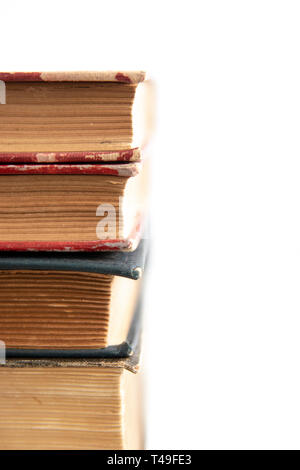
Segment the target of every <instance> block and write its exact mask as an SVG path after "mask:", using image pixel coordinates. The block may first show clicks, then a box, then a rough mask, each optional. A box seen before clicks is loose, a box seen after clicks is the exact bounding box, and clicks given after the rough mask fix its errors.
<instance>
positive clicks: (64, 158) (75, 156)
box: [0, 148, 141, 164]
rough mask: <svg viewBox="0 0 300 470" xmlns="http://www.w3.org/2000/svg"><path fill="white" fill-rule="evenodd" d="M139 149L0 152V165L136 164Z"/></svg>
mask: <svg viewBox="0 0 300 470" xmlns="http://www.w3.org/2000/svg"><path fill="white" fill-rule="evenodd" d="M140 158H141V153H140V149H139V148H133V149H126V150H112V151H110V150H105V151H95V152H93V151H87V152H0V164H1V163H66V162H69V163H85V162H87V163H88V162H91V163H92V162H138V161H139V160H140Z"/></svg>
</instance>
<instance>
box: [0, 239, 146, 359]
mask: <svg viewBox="0 0 300 470" xmlns="http://www.w3.org/2000/svg"><path fill="white" fill-rule="evenodd" d="M146 253H147V244H146V242H145V241H144V240H142V241H141V243H140V244H139V246H138V248H137V249H136V250H135V251H134V252H128V253H126V252H115V253H102V254H101V253H67V254H63V253H48V254H47V253H18V252H10V253H2V254H1V256H0V304H1V319H0V338H1V340H2V341H4V343H5V347H6V349H7V355H8V357H12V356H14V357H28V356H35V357H51V356H52V357H107V356H109V357H113V356H114V357H116V356H129V355H130V354H131V353H132V349H133V343H134V339H132V338H134V337H135V336H136V330H137V329H138V326H137V319H136V315H134V312H135V310H136V305H137V304H138V300H139V297H140V292H141V287H140V283H141V281H140V280H141V277H142V273H143V270H144V265H145V259H146ZM35 350H36V351H35Z"/></svg>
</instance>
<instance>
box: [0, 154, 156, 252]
mask: <svg viewBox="0 0 300 470" xmlns="http://www.w3.org/2000/svg"><path fill="white" fill-rule="evenodd" d="M147 173H148V171H147V161H144V162H143V163H137V162H135V163H119V164H96V163H94V164H87V163H86V164H71V163H66V164H0V250H27V249H28V250H42V251H49V250H50V251H51V250H64V251H76V250H85V251H95V250H134V249H135V248H136V246H137V243H138V241H139V239H140V235H141V231H142V223H143V218H144V213H145V212H146V199H147Z"/></svg>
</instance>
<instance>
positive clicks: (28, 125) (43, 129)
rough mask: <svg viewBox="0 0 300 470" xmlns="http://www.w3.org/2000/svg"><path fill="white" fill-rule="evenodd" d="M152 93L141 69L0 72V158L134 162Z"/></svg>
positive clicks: (12, 160) (142, 139)
mask: <svg viewBox="0 0 300 470" xmlns="http://www.w3.org/2000/svg"><path fill="white" fill-rule="evenodd" d="M152 93H153V92H152V85H151V82H150V81H147V80H145V73H144V72H125V71H123V72H121V71H115V72H113V71H108V72H105V71H104V72H103V71H102V72H27V73H24V72H10V73H7V72H0V162H1V161H2V162H8V163H15V162H23V163H25V162H27V163H28V162H34V163H49V162H57V163H61V162H87V161H89V162H97V161H98V162H99V161H100V162H101V161H136V160H139V158H140V151H139V147H143V146H145V145H146V144H147V141H148V139H149V133H150V132H151V127H152V114H153V113H152V103H153V96H152Z"/></svg>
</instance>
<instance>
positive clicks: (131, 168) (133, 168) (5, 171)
mask: <svg viewBox="0 0 300 470" xmlns="http://www.w3.org/2000/svg"><path fill="white" fill-rule="evenodd" d="M140 165H141V163H123V164H122V163H119V164H112V165H106V164H102V165H101V164H95V163H94V164H77V165H75V164H74V165H73V164H65V165H58V164H56V163H52V164H49V165H48V164H41V165H39V164H32V165H30V164H29V165H27V164H26V165H22V164H19V165H11V164H6V165H1V164H0V175H112V176H125V177H131V176H136V175H137V174H138V173H139V169H140Z"/></svg>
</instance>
